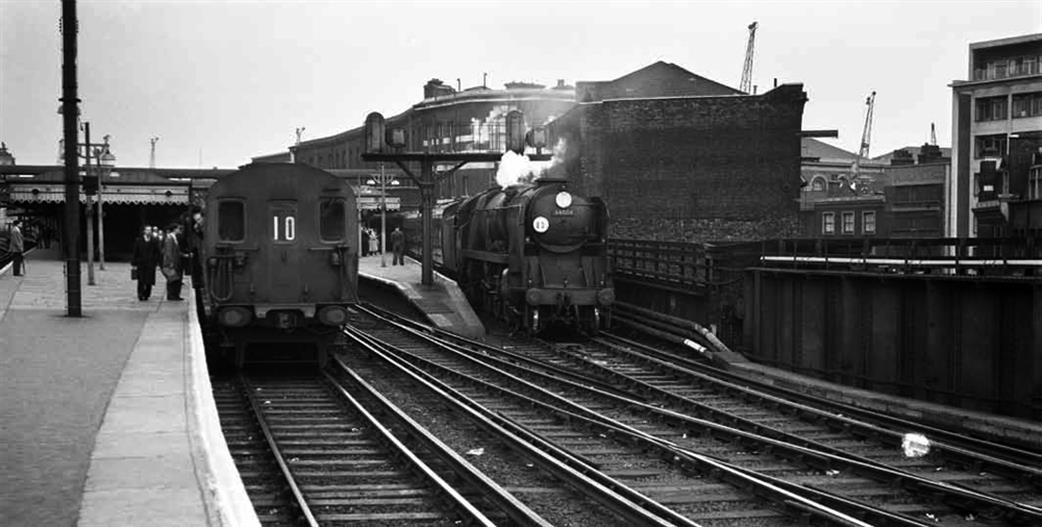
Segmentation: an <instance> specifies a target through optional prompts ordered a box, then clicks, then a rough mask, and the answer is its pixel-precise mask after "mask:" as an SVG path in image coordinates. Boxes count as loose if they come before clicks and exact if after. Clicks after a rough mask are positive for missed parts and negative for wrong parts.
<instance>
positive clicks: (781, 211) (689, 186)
mask: <svg viewBox="0 0 1042 527" xmlns="http://www.w3.org/2000/svg"><path fill="white" fill-rule="evenodd" d="M805 101H806V94H805V93H804V92H803V88H802V85H784V86H781V87H779V88H777V89H775V90H772V91H770V92H768V93H765V94H763V95H760V96H723V97H683V98H651V99H630V100H617V101H605V102H601V103H592V104H583V105H580V106H579V107H578V108H576V109H574V110H573V111H572V112H571V114H570V115H568V116H567V117H568V118H567V119H562V120H561V122H560V123H554V126H555V129H554V130H552V132H553V133H554V135H556V136H564V137H569V138H571V142H570V143H569V150H570V152H569V156H568V157H569V158H570V159H574V160H572V161H570V162H569V163H566V170H567V171H568V176H569V178H570V179H571V181H572V182H573V183H574V184H575V185H576V187H577V190H578V191H581V192H584V193H587V194H590V195H595V196H602V197H604V198H605V200H606V201H607V203H608V206H609V208H610V211H611V215H612V220H613V223H614V227H613V235H615V236H627V237H628V236H635V237H643V238H659V239H684V240H689V241H705V240H754V239H762V238H773V237H786V236H795V235H797V234H798V232H799V222H798V219H797V209H798V205H797V202H796V199H797V197H798V196H799V190H800V185H799V184H800V135H799V132H800V129H801V125H802V116H803V105H804V103H805Z"/></svg>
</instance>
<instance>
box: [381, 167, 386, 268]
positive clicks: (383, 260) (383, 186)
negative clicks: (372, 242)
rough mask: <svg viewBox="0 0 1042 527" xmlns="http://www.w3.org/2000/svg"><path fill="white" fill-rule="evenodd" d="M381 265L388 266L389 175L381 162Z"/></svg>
mask: <svg viewBox="0 0 1042 527" xmlns="http://www.w3.org/2000/svg"><path fill="white" fill-rule="evenodd" d="M380 267H387V177H386V176H384V164H383V163H380Z"/></svg>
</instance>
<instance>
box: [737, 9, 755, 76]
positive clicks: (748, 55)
mask: <svg viewBox="0 0 1042 527" xmlns="http://www.w3.org/2000/svg"><path fill="white" fill-rule="evenodd" d="M756 27H757V24H756V22H753V23H752V24H749V43H748V44H747V45H746V46H745V66H743V67H742V81H741V83H740V84H739V86H738V89H739V90H741V91H743V92H745V93H751V92H752V90H753V45H754V44H755V42H756Z"/></svg>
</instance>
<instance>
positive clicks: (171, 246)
mask: <svg viewBox="0 0 1042 527" xmlns="http://www.w3.org/2000/svg"><path fill="white" fill-rule="evenodd" d="M180 235H181V224H180V223H172V224H170V227H168V228H167V230H166V239H165V240H163V269H162V270H163V276H164V277H165V278H166V299H167V300H181V280H182V276H184V275H182V274H181V273H182V271H181V244H180V243H179V242H178V241H177V239H178V237H179V236H180Z"/></svg>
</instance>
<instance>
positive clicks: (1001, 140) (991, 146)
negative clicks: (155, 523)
mask: <svg viewBox="0 0 1042 527" xmlns="http://www.w3.org/2000/svg"><path fill="white" fill-rule="evenodd" d="M974 147H975V148H974V149H973V152H974V157H975V158H977V159H980V158H982V157H999V156H1001V155H1003V154H1005V153H1006V135H1005V134H999V135H979V136H977V137H976V138H974Z"/></svg>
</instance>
